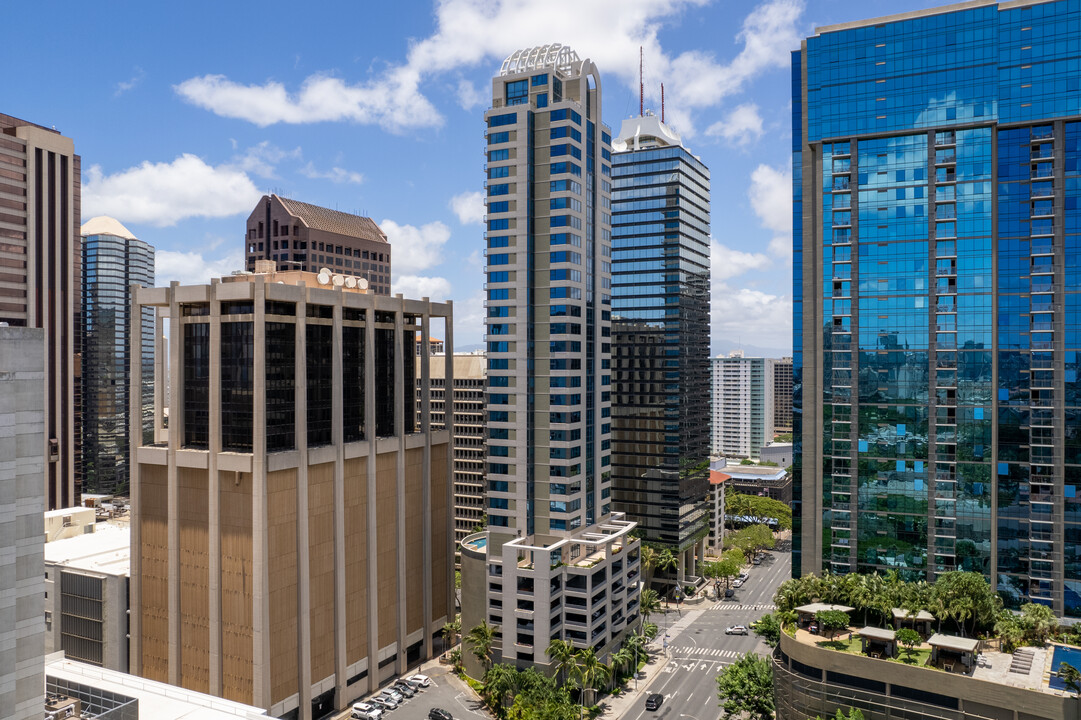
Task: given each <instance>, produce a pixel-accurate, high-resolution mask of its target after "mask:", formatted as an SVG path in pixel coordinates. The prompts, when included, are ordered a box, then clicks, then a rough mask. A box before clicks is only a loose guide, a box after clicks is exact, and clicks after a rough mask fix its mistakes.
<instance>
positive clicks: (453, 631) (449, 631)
mask: <svg viewBox="0 0 1081 720" xmlns="http://www.w3.org/2000/svg"><path fill="white" fill-rule="evenodd" d="M461 631H462V621H461V620H455V621H454V622H449V623H443V630H442V632H443V649H444V651H446V650H449V649H450V648H451V647H453V646H454V640H455V639H456V638H457V637H458V633H460V632H461Z"/></svg>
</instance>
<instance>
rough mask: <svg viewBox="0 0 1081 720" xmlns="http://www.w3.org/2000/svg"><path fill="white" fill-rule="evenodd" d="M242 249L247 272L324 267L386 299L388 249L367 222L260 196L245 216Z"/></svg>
mask: <svg viewBox="0 0 1081 720" xmlns="http://www.w3.org/2000/svg"><path fill="white" fill-rule="evenodd" d="M245 249H246V251H247V252H246V260H247V269H248V271H249V272H254V271H255V261H256V260H273V261H275V262H276V263H277V265H278V268H279V269H281V270H306V271H308V272H319V269H320V268H324V267H325V268H329V269H330V271H331V272H333V273H336V274H339V275H355V276H356V277H358V278H364V279H366V280H367V281H368V286H369V288H370V289H371V290H372V292H374V293H376V294H378V295H389V294H390V243H388V242H387V236H386V234H385V233H384V232H383V231H382V230H380V229H379V226H378V225H376V224H375V222H374V221H373V220H372V219H371V218H367V217H362V216H360V215H351V214H349V213H344V212H339V211H337V210H330V209H329V208H324V207H319V206H318V205H309V204H308V203H303V202H298V201H296V200H290V199H288V198H283V197H279V196H277V195H264V196H263V197H262V199H261V200H259V204H258V205H257V206H256V208H255V210H253V211H252V214H251V215H249V216H248V232H247V239H246V245H245Z"/></svg>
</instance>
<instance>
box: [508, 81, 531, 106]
mask: <svg viewBox="0 0 1081 720" xmlns="http://www.w3.org/2000/svg"><path fill="white" fill-rule="evenodd" d="M506 87H507V105H523V104H525V102H526V101H527V100H528V99H529V82H528V81H527V80H513V81H511V82H509V83H507V86H506Z"/></svg>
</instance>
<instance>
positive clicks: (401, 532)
mask: <svg viewBox="0 0 1081 720" xmlns="http://www.w3.org/2000/svg"><path fill="white" fill-rule="evenodd" d="M394 297H395V300H396V301H397V302H396V303H395V308H394V434H395V436H397V440H398V453H397V455H396V457H395V466H396V467H395V479H396V481H397V482H396V483H395V484H396V485H397V488H396V491H397V498H398V501H397V505H396V508H395V509H396V513H395V515H396V516H397V518H398V519H397V522H396V524H395V525H396V527H395V536H396V537H397V538H398V547H397V548H396V550H397V561H398V563H397V567H398V655H397V659H396V660H395V663H394V668H395V671H396V672H397V673H398V674H399V675H401V674H402V673H404V672H405V669H406V662H405V648H406V636H407V635H408V630H407V629H406V618H407V617H408V614H407V613H406V607H405V604H406V602H408V600H409V598H408V594H407V593H406V582H405V572H406V563H405V415H404V413H403V409H404V406H405V353H407V352H409V353H415V352H416V348H415V344H414V343H406V342H405V316H404V314H403V313H402V305H403V301H402V295H401V293H398V294H397V295H395V296H394ZM410 393H411V394H413V393H416V388H410Z"/></svg>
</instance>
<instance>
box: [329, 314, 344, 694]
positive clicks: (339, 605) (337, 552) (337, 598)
mask: <svg viewBox="0 0 1081 720" xmlns="http://www.w3.org/2000/svg"><path fill="white" fill-rule="evenodd" d="M344 297H345V296H344V294H341V293H339V294H338V302H337V304H336V305H335V306H334V332H333V333H332V340H331V343H332V350H331V352H332V355H333V357H332V362H333V367H332V369H331V376H332V378H333V383H334V392H333V393H332V396H331V431H330V432H331V438H330V441H331V442H332V443H334V689H335V692H334V698H335V707H336V708H337V709H338V710H344V709H345V706H346V703H345V688H346V680H347V677H346V667H347V663H348V660H347V655H346V650H347V648H348V645H347V642H348V639H347V638H346V634H345V629H346V616H345V440H344V437H345V432H344V427H343V416H342V411H343V403H342V397H343V394H342V392H343V386H342V301H343V299H344Z"/></svg>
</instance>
